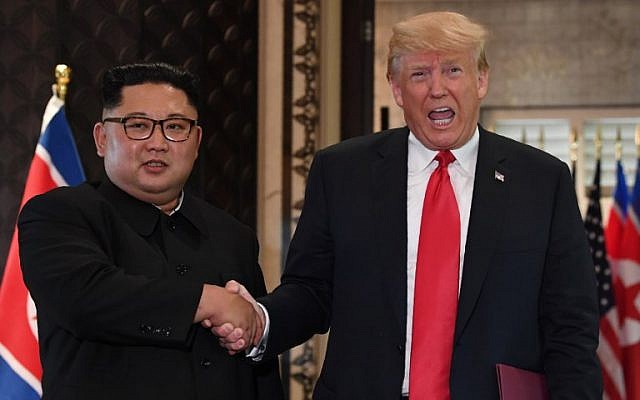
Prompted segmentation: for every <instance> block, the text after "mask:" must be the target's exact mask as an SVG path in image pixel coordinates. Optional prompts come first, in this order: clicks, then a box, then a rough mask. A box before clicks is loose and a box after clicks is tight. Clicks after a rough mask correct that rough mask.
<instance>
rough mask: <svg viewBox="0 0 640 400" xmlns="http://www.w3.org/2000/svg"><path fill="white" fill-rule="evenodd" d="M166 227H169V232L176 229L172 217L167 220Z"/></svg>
mask: <svg viewBox="0 0 640 400" xmlns="http://www.w3.org/2000/svg"><path fill="white" fill-rule="evenodd" d="M167 229H169V230H170V231H171V232H173V231H175V230H176V223H175V222H174V221H173V220H172V219H169V220H168V221H167Z"/></svg>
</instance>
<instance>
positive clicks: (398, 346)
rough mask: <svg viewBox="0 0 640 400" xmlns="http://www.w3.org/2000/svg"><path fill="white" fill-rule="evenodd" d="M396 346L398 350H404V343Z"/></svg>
mask: <svg viewBox="0 0 640 400" xmlns="http://www.w3.org/2000/svg"><path fill="white" fill-rule="evenodd" d="M396 348H397V349H398V351H404V344H399V345H397V346H396Z"/></svg>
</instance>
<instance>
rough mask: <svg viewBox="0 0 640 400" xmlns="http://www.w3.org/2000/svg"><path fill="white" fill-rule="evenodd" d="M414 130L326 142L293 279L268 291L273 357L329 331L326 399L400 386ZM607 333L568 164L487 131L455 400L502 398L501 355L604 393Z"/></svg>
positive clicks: (319, 394) (298, 240)
mask: <svg viewBox="0 0 640 400" xmlns="http://www.w3.org/2000/svg"><path fill="white" fill-rule="evenodd" d="M407 138H408V130H407V129H406V128H402V129H394V130H389V131H386V132H382V133H379V134H375V135H372V136H367V137H361V138H356V139H354V140H349V141H346V142H343V143H341V144H338V145H336V146H333V147H330V148H328V149H326V150H323V151H320V152H318V154H317V155H316V157H315V159H314V162H313V166H312V168H311V171H310V174H309V180H308V184H307V191H306V197H305V204H304V209H303V211H302V215H301V217H300V221H299V223H298V226H297V228H296V232H295V235H294V238H293V240H292V242H291V246H290V250H289V254H288V259H287V264H286V269H285V273H284V274H283V277H282V284H281V286H279V287H278V288H277V289H276V290H275V292H274V293H273V294H272V295H269V296H267V297H264V298H262V299H260V301H261V302H262V303H263V304H264V305H265V306H266V307H267V309H268V311H269V313H270V316H271V331H270V336H269V343H268V346H267V351H268V352H269V353H270V354H273V353H278V352H281V351H283V350H284V349H286V348H288V347H290V346H292V345H295V344H297V343H300V342H302V341H304V340H306V339H308V338H309V337H310V336H311V335H312V334H313V333H319V332H325V331H327V329H329V328H330V334H329V339H328V347H327V352H326V358H325V362H324V366H323V369H322V373H321V375H320V378H319V380H318V383H317V385H316V388H315V393H314V398H315V399H390V400H392V399H397V398H398V396H399V395H400V392H401V386H402V380H403V373H404V358H405V332H406V318H407V315H406V314H407V311H406V296H407V287H406V284H407V282H406V281H407V274H406V270H407V264H406V263H407V261H406V260H407V210H406V208H407ZM496 173H497V174H498V177H496ZM499 175H502V176H503V178H500V177H499ZM597 343H598V308H597V302H596V286H595V274H594V269H593V265H592V262H591V257H590V254H589V250H588V246H587V242H586V239H585V235H584V228H583V225H582V221H581V218H580V214H579V210H578V208H577V203H576V198H575V192H574V189H573V186H572V181H571V177H570V174H569V171H568V169H567V167H566V165H564V164H563V163H562V162H561V161H559V160H557V159H555V158H553V157H551V156H550V155H548V154H546V153H544V152H541V151H538V150H535V149H533V148H531V147H529V146H525V145H522V144H520V143H517V142H515V141H512V140H509V139H506V138H504V137H501V136H498V135H496V134H493V133H489V132H486V131H484V130H483V129H482V128H481V129H480V142H479V152H478V161H477V166H476V174H475V183H474V190H473V199H472V205H471V215H470V220H469V232H468V237H467V243H466V253H465V259H464V270H463V276H462V286H461V291H460V297H459V306H458V316H457V322H456V330H455V343H454V351H453V362H452V367H451V380H450V385H451V398H452V399H454V400H489V399H497V398H498V390H497V384H496V374H495V364H496V363H506V364H510V365H514V366H517V367H520V368H525V369H530V370H536V371H544V373H545V374H546V376H547V379H548V384H549V388H550V391H551V393H552V399H560V398H562V399H581V400H585V399H596V398H600V393H601V378H600V370H599V367H598V363H597V359H596V355H595V349H596V347H597ZM419 400H422V399H419Z"/></svg>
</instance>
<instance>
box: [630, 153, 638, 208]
mask: <svg viewBox="0 0 640 400" xmlns="http://www.w3.org/2000/svg"><path fill="white" fill-rule="evenodd" d="M637 168H640V159H638V166H637ZM629 206H631V208H633V212H634V213H635V215H636V216H640V169H636V181H635V183H634V184H633V191H632V192H631V198H630V199H629Z"/></svg>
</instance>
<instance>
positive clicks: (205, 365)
mask: <svg viewBox="0 0 640 400" xmlns="http://www.w3.org/2000/svg"><path fill="white" fill-rule="evenodd" d="M200 366H201V367H202V368H205V369H206V368H209V367H210V366H211V361H210V360H209V359H207V358H203V359H202V360H200Z"/></svg>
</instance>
